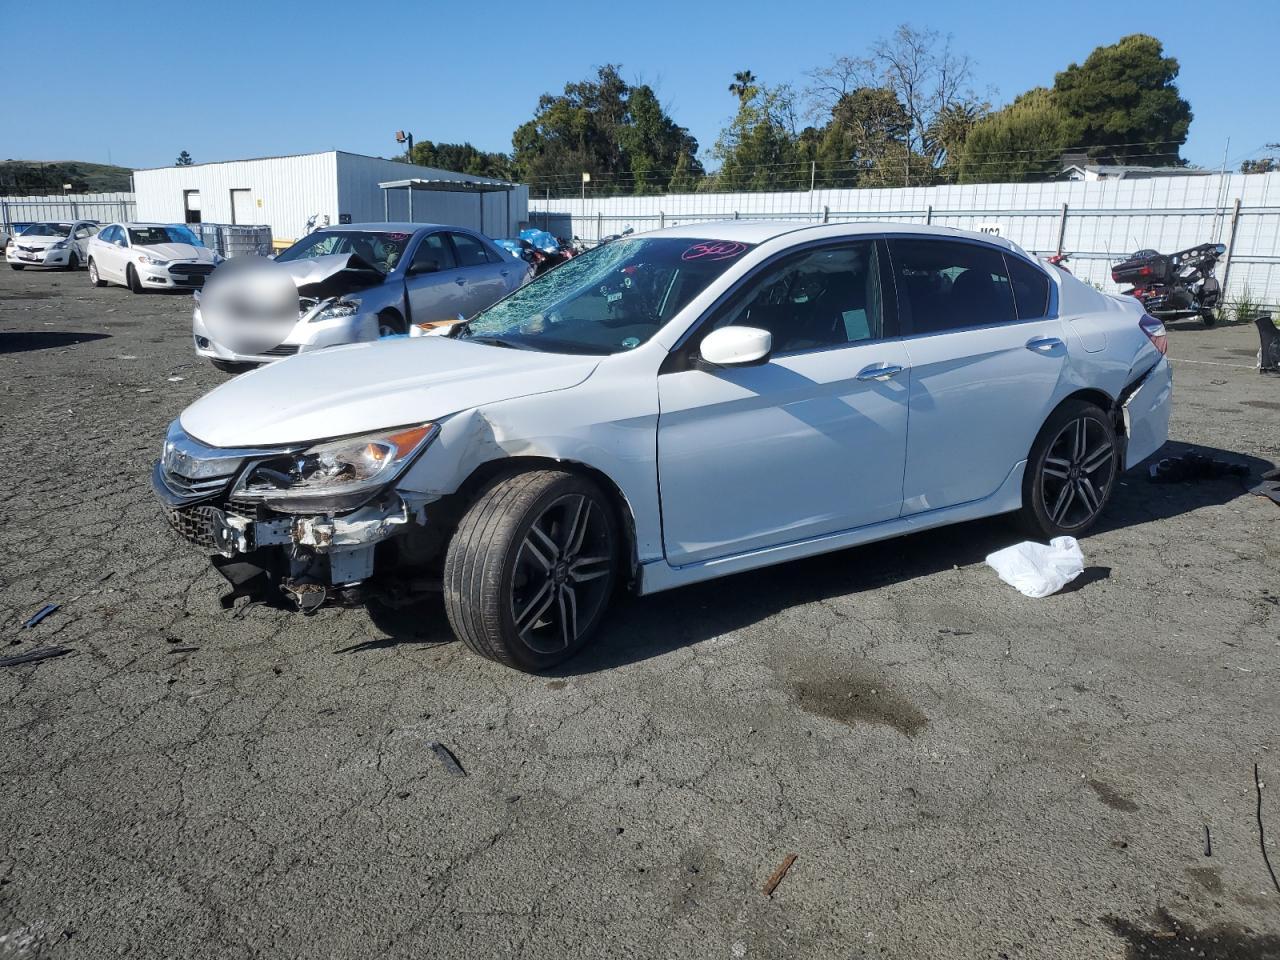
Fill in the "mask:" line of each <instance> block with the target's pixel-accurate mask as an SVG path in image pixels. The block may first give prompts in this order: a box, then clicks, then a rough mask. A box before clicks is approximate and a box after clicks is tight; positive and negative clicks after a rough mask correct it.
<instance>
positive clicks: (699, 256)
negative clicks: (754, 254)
mask: <svg viewBox="0 0 1280 960" xmlns="http://www.w3.org/2000/svg"><path fill="white" fill-rule="evenodd" d="M746 249H747V245H746V244H745V243H738V242H737V241H736V240H704V241H703V242H702V243H695V244H694V245H693V246H692V247H690V248H689V249H688V250H686V251H685V252H684V253H682V254H681V255H680V259H681V260H728V259H730V258H732V257H736V256H737V255H738V254H740V253H742V252H743V251H744V250H746Z"/></svg>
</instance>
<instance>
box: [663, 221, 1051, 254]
mask: <svg viewBox="0 0 1280 960" xmlns="http://www.w3.org/2000/svg"><path fill="white" fill-rule="evenodd" d="M868 234H872V235H877V236H882V235H884V234H889V235H890V236H893V235H910V236H917V237H918V236H932V237H951V238H953V239H963V240H978V241H981V242H984V243H990V244H994V245H995V246H998V247H1003V248H1004V249H1006V250H1010V251H1013V252H1014V253H1020V254H1022V255H1024V256H1025V255H1026V252H1025V251H1024V250H1022V248H1021V247H1019V246H1018V245H1017V244H1015V243H1011V242H1010V241H1008V240H1005V239H1004V238H1003V237H997V236H994V235H992V234H989V233H977V232H975V231H972V230H959V229H957V228H955V227H935V226H932V225H928V224H923V223H891V222H888V221H883V220H871V221H860V222H858V223H795V222H788V221H785V220H718V221H709V222H703V223H689V224H681V225H679V226H676V227H667V228H666V229H665V230H654V231H651V232H649V233H646V234H645V236H650V237H683V238H687V239H691V240H737V241H739V242H740V243H751V244H760V243H766V242H768V241H771V240H778V239H780V238H783V237H786V238H788V240H790V241H792V242H799V241H803V240H807V239H814V240H818V239H823V238H826V237H856V236H865V235H868Z"/></svg>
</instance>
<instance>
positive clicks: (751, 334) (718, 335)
mask: <svg viewBox="0 0 1280 960" xmlns="http://www.w3.org/2000/svg"><path fill="white" fill-rule="evenodd" d="M772 352H773V334H771V333H770V332H769V331H768V330H760V329H758V328H757V327H721V328H720V329H719V330H713V331H712V332H711V333H709V334H707V335H706V336H705V337H703V338H702V343H700V344H699V345H698V353H699V355H700V358H701V359H702V362H703V363H709V364H711V365H712V366H716V367H750V366H756V365H758V364H762V363H767V362H768V360H769V354H770V353H772Z"/></svg>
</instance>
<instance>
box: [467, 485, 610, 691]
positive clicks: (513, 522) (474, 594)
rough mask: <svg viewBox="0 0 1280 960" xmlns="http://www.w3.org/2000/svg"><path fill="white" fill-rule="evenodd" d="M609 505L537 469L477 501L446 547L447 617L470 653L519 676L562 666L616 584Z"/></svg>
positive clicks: (593, 491) (590, 488)
mask: <svg viewBox="0 0 1280 960" xmlns="http://www.w3.org/2000/svg"><path fill="white" fill-rule="evenodd" d="M619 540H620V538H619V535H618V525H617V520H616V518H615V515H614V510H613V506H612V504H611V503H610V502H609V501H608V500H607V499H606V498H605V496H604V494H603V493H602V492H601V491H600V488H599V487H597V486H596V485H595V484H594V483H592V482H591V481H590V480H588V479H586V478H585V477H582V476H579V475H577V474H574V473H568V472H564V471H560V470H537V471H533V472H530V473H521V474H517V475H516V476H513V477H509V478H507V479H506V480H502V481H500V482H498V483H496V484H494V485H493V486H492V487H490V488H489V489H488V490H486V491H485V492H484V493H483V494H482V495H481V496H480V497H479V499H477V500H476V502H475V503H473V504H472V505H471V507H470V509H468V510H467V512H466V514H465V515H464V516H463V518H462V521H461V523H459V524H458V529H457V531H456V532H455V533H454V535H453V538H452V540H451V541H450V542H449V549H448V552H447V553H446V555H445V566H444V603H445V612H446V613H447V614H448V617H449V624H450V626H452V627H453V632H454V633H455V634H456V635H457V637H458V639H460V640H461V641H462V642H463V643H465V644H466V645H467V646H468V647H469V648H470V649H471V650H473V651H474V652H475V653H478V654H480V655H481V656H482V657H487V658H489V659H490V660H497V661H498V662H499V663H503V664H505V665H507V666H509V667H515V668H516V669H519V670H526V671H530V672H532V671H537V670H546V669H549V668H550V667H553V666H555V665H556V664H558V663H561V662H562V661H564V660H567V659H568V658H569V657H571V656H573V654H575V653H577V652H578V651H579V650H581V649H582V647H583V646H585V645H586V643H587V641H588V640H590V638H591V636H592V634H593V633H594V632H595V630H596V628H597V627H598V626H599V624H600V621H601V620H602V619H603V616H604V613H605V609H606V608H607V607H608V605H609V600H610V597H611V596H612V595H613V590H614V585H615V584H616V582H617V578H618V563H619V561H618V558H619V555H620V553H621V551H620V550H619Z"/></svg>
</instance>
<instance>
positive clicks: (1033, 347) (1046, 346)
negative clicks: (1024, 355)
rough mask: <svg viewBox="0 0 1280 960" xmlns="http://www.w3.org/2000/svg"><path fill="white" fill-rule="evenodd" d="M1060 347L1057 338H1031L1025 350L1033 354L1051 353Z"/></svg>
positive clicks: (1059, 341) (1060, 342) (1060, 344)
mask: <svg viewBox="0 0 1280 960" xmlns="http://www.w3.org/2000/svg"><path fill="white" fill-rule="evenodd" d="M1061 346H1062V341H1061V340H1059V339H1058V338H1057V337H1032V338H1031V339H1030V340H1028V341H1027V349H1028V350H1030V351H1032V352H1033V353H1052V352H1053V351H1054V350H1057V349H1058V348H1059V347H1061Z"/></svg>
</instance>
